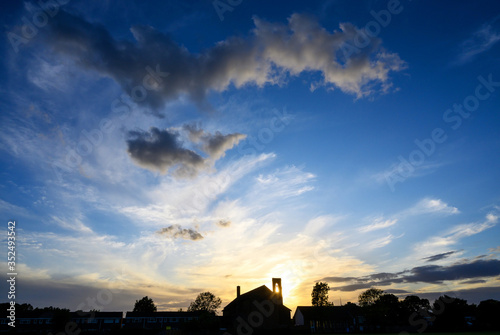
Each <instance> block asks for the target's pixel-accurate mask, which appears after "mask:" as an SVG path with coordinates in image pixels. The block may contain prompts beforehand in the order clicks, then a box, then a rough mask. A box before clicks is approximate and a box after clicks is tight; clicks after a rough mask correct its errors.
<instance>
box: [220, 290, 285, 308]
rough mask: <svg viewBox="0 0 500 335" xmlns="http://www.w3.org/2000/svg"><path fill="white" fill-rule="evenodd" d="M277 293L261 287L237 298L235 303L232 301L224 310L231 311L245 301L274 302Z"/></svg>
mask: <svg viewBox="0 0 500 335" xmlns="http://www.w3.org/2000/svg"><path fill="white" fill-rule="evenodd" d="M277 295H278V294H276V293H274V292H273V291H271V290H270V289H269V288H268V287H267V286H266V285H262V286H259V287H257V288H254V289H253V290H251V291H248V292H246V293H243V294H240V296H239V297H236V298H235V299H234V300H233V301H231V302H230V303H229V304H228V305H227V306H226V307H224V309H230V308H231V307H233V306H234V305H237V304H238V303H240V302H243V301H245V300H251V301H254V300H257V301H262V300H270V301H273V300H274V299H275V298H277ZM282 306H283V307H284V308H286V309H288V310H290V311H291V309H290V308H288V307H286V306H284V305H282Z"/></svg>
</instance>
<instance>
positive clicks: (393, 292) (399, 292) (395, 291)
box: [384, 289, 411, 295]
mask: <svg viewBox="0 0 500 335" xmlns="http://www.w3.org/2000/svg"><path fill="white" fill-rule="evenodd" d="M384 292H385V293H389V294H395V295H399V294H409V293H411V292H409V291H407V290H398V289H387V290H384Z"/></svg>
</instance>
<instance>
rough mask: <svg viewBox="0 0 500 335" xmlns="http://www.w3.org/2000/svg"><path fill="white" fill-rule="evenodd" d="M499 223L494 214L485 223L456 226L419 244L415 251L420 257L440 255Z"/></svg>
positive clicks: (488, 216) (490, 214) (489, 214)
mask: <svg viewBox="0 0 500 335" xmlns="http://www.w3.org/2000/svg"><path fill="white" fill-rule="evenodd" d="M497 223H498V216H496V215H495V214H493V213H488V214H487V215H486V217H485V220H484V221H483V222H473V223H464V224H459V225H455V226H454V227H452V228H450V229H448V230H447V231H445V232H444V233H441V234H436V236H433V237H431V238H429V239H427V240H425V241H423V242H420V243H417V244H416V245H415V247H414V249H415V251H416V252H417V254H420V255H429V254H430V255H434V254H439V253H442V252H444V250H446V249H447V248H449V247H451V246H453V245H455V244H456V243H458V242H459V241H460V240H462V239H464V238H466V237H469V236H473V235H476V234H479V233H481V232H483V231H485V230H487V229H490V228H492V227H494V226H495V225H496V224H497ZM443 249H444V250H443ZM448 250H449V249H448Z"/></svg>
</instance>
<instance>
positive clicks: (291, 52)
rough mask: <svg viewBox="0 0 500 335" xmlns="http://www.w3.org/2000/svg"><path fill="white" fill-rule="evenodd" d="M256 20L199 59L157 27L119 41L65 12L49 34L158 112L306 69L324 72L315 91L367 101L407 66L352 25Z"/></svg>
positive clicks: (294, 18) (298, 18)
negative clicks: (184, 99)
mask: <svg viewBox="0 0 500 335" xmlns="http://www.w3.org/2000/svg"><path fill="white" fill-rule="evenodd" d="M253 22H254V25H255V27H254V29H253V30H252V31H251V32H250V34H249V36H247V37H229V38H227V39H226V40H223V41H219V42H218V43H216V44H215V45H214V46H213V47H211V48H208V49H206V50H205V51H202V52H201V53H198V54H194V53H191V52H190V51H188V50H187V49H186V48H185V47H183V46H182V45H179V44H178V43H176V42H175V41H173V39H172V38H171V37H170V36H168V35H165V34H164V33H161V32H159V31H157V30H155V29H154V28H152V27H150V26H140V25H138V26H133V27H132V28H131V32H132V34H133V36H134V38H135V42H130V41H127V40H116V39H115V38H114V37H113V36H111V34H110V33H109V32H108V31H107V30H106V28H105V27H104V26H102V25H100V24H98V23H89V22H87V21H86V20H84V19H83V18H81V17H79V16H75V15H72V14H69V13H67V12H65V11H63V10H60V12H59V13H58V15H57V16H55V17H54V18H52V19H51V20H50V23H49V27H48V28H47V29H45V30H44V33H45V32H47V33H48V34H47V39H46V41H47V42H48V43H49V44H50V45H51V46H52V47H53V49H54V50H55V51H56V52H59V53H62V54H65V55H68V56H70V57H72V58H73V59H74V60H75V61H76V62H77V63H78V64H79V65H81V66H83V67H85V68H87V69H92V70H95V71H97V72H99V73H100V74H103V75H106V76H109V77H111V78H113V79H114V80H115V81H116V82H117V83H119V84H120V85H121V87H122V88H123V89H124V90H125V91H126V92H127V93H128V94H130V95H131V96H132V98H133V99H134V100H135V101H136V102H137V103H139V104H143V105H146V106H149V107H150V108H152V109H153V110H155V111H157V112H158V110H159V109H160V108H161V107H162V106H163V105H164V104H165V102H167V101H170V100H174V99H177V98H178V97H179V96H182V95H187V96H188V97H189V98H190V99H191V100H193V101H195V102H196V103H197V104H198V106H199V107H201V108H204V109H207V108H210V107H209V105H208V103H207V102H206V99H205V97H206V95H207V93H208V92H210V91H223V90H225V89H227V88H228V87H229V86H230V85H234V86H235V87H237V88H239V87H242V86H244V85H247V84H252V85H256V86H263V85H266V84H283V82H284V81H285V80H286V79H287V78H288V77H290V76H297V75H299V74H300V73H302V72H304V71H315V72H319V73H320V74H321V75H322V79H321V80H320V81H319V82H316V83H311V88H314V87H318V86H322V85H328V86H330V87H335V88H339V89H340V90H341V91H343V92H346V93H349V94H354V95H356V96H357V97H364V96H368V95H370V94H373V93H374V92H377V91H387V90H388V89H389V88H390V87H391V81H390V79H389V73H390V72H394V71H401V70H402V69H404V68H405V67H406V64H405V63H404V62H403V61H402V60H401V59H400V58H399V56H398V55H397V54H395V53H389V52H387V51H386V50H384V49H383V48H382V47H381V40H380V39H379V38H376V37H373V38H369V37H368V36H367V35H366V33H365V32H364V30H363V29H359V28H357V27H355V26H353V25H352V24H349V23H342V24H340V26H339V28H340V29H339V30H335V31H333V32H332V33H330V32H328V31H327V30H326V29H324V28H322V27H321V26H320V25H319V24H318V22H317V21H316V20H315V19H314V18H311V17H308V16H306V15H300V14H293V15H291V16H290V17H289V19H288V23H287V24H282V23H271V22H267V21H265V20H262V19H259V18H257V17H254V18H253ZM360 36H362V39H365V40H366V41H367V42H368V43H364V45H362V46H359V47H358V46H356V45H355V42H354V41H359V40H360ZM141 87H142V88H141ZM134 88H135V91H134ZM139 91H141V92H142V94H139V93H140V92H139Z"/></svg>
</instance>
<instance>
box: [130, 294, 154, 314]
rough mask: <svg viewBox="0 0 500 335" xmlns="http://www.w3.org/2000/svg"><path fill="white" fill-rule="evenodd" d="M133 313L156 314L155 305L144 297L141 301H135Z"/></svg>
mask: <svg viewBox="0 0 500 335" xmlns="http://www.w3.org/2000/svg"><path fill="white" fill-rule="evenodd" d="M133 312H156V305H155V304H154V302H153V299H151V298H148V296H145V297H144V298H142V299H141V300H136V301H135V305H134V310H133Z"/></svg>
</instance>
